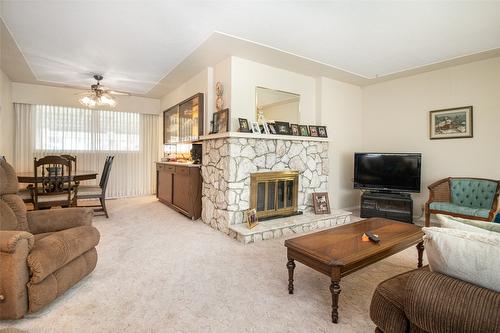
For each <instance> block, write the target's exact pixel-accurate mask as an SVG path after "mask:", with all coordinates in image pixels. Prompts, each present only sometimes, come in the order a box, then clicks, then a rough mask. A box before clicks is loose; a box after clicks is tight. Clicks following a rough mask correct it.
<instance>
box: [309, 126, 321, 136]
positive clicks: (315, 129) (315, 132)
mask: <svg viewBox="0 0 500 333" xmlns="http://www.w3.org/2000/svg"><path fill="white" fill-rule="evenodd" d="M309 135H310V136H319V134H318V126H309Z"/></svg>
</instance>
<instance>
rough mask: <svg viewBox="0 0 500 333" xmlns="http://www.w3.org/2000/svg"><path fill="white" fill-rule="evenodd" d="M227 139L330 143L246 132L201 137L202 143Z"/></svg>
mask: <svg viewBox="0 0 500 333" xmlns="http://www.w3.org/2000/svg"><path fill="white" fill-rule="evenodd" d="M225 138H245V139H268V140H289V141H316V142H328V141H329V140H330V139H329V138H320V137H314V136H296V135H278V134H257V133H244V132H224V133H215V134H208V135H202V136H200V139H199V140H200V141H205V140H215V139H225Z"/></svg>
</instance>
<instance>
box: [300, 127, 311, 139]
mask: <svg viewBox="0 0 500 333" xmlns="http://www.w3.org/2000/svg"><path fill="white" fill-rule="evenodd" d="M299 132H300V136H309V130H308V129H307V125H300V126H299Z"/></svg>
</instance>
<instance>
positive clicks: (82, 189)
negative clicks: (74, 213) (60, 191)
mask: <svg viewBox="0 0 500 333" xmlns="http://www.w3.org/2000/svg"><path fill="white" fill-rule="evenodd" d="M114 158H115V157H114V156H108V157H106V162H104V168H103V170H102V175H101V180H100V181H99V185H80V186H79V187H78V193H77V195H76V198H77V200H78V199H99V202H100V205H93V206H87V205H85V206H82V207H98V208H97V209H95V210H94V211H95V212H103V213H104V215H105V216H106V218H109V215H108V210H107V209H106V188H107V186H108V180H109V175H110V173H111V165H112V164H113V159H114Z"/></svg>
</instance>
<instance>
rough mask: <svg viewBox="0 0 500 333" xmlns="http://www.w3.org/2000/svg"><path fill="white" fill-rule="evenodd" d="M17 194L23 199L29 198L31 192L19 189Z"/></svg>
mask: <svg viewBox="0 0 500 333" xmlns="http://www.w3.org/2000/svg"><path fill="white" fill-rule="evenodd" d="M17 195H18V196H20V197H21V199H23V201H27V200H31V192H30V191H29V190H27V189H22V190H19V191H18V192H17Z"/></svg>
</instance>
